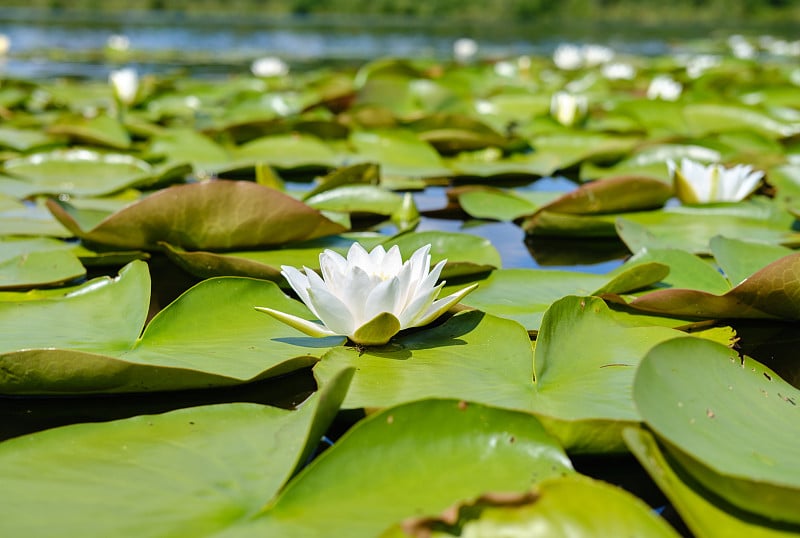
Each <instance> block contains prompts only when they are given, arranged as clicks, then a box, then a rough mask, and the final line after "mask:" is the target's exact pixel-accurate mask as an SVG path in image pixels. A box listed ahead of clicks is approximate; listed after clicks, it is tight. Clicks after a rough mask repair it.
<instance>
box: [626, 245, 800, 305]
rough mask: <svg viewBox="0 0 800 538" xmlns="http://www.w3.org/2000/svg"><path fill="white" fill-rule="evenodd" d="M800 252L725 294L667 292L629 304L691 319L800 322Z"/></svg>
mask: <svg viewBox="0 0 800 538" xmlns="http://www.w3.org/2000/svg"><path fill="white" fill-rule="evenodd" d="M799 286H800V253H794V254H790V255H788V256H784V257H782V258H779V259H778V260H777V261H775V262H772V263H771V264H769V265H767V266H766V267H764V268H763V269H760V270H759V271H756V272H755V273H753V274H752V275H751V276H750V277H749V278H746V279H745V280H744V281H742V282H741V283H740V284H739V285H737V286H736V287H734V288H733V289H731V290H730V291H728V292H726V293H724V294H722V295H714V294H712V293H709V292H706V291H701V290H694V289H675V288H673V289H665V290H656V291H653V292H651V293H647V294H645V295H642V296H640V297H637V298H636V299H634V300H632V301H630V302H629V303H628V305H629V306H631V307H633V308H636V309H638V310H643V311H646V312H654V313H660V314H667V315H674V316H686V317H690V318H723V319H729V318H768V319H788V320H797V319H800V299H798V297H800V287H799Z"/></svg>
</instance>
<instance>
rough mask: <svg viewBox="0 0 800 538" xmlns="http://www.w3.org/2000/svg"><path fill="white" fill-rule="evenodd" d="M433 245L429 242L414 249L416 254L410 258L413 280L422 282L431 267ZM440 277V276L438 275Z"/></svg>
mask: <svg viewBox="0 0 800 538" xmlns="http://www.w3.org/2000/svg"><path fill="white" fill-rule="evenodd" d="M430 251H431V245H430V244H427V245H425V246H422V247H420V248H418V249H417V250H415V251H414V254H412V255H411V257H410V258H409V259H408V262H406V263H408V264H409V265H410V266H411V280H412V282H422V281H423V279H424V278H425V276H426V275H427V274H428V271H429V270H430V267H431V256H430ZM436 278H437V279H438V278H439V277H438V276H437V277H436Z"/></svg>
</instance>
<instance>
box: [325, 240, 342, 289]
mask: <svg viewBox="0 0 800 538" xmlns="http://www.w3.org/2000/svg"><path fill="white" fill-rule="evenodd" d="M319 269H320V272H321V273H322V278H323V279H324V280H325V282H327V283H328V287H331V285H332V284H338V283H340V282H341V281H342V280H344V279H345V278H346V275H347V273H348V267H347V260H346V259H344V257H343V256H342V255H341V254H339V253H338V252H334V251H332V250H330V249H325V250H324V251H323V252H322V253H321V254H320V255H319Z"/></svg>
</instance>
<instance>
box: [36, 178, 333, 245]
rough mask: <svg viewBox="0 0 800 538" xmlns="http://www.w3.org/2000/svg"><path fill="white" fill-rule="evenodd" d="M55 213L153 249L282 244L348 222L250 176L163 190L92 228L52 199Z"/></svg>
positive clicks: (110, 237) (84, 235) (85, 234)
mask: <svg viewBox="0 0 800 538" xmlns="http://www.w3.org/2000/svg"><path fill="white" fill-rule="evenodd" d="M48 207H49V208H50V211H52V212H53V215H55V216H56V218H57V219H58V220H59V221H60V222H61V223H62V224H64V226H66V227H67V228H68V229H69V230H70V231H71V232H72V233H73V234H75V235H76V236H78V237H80V238H81V239H83V240H84V241H87V242H90V243H97V244H101V245H106V246H110V247H115V248H122V249H142V250H153V249H157V248H158V244H159V242H162V241H163V242H166V243H169V244H171V245H175V246H179V247H182V248H186V249H190V250H201V249H211V250H215V249H218V250H231V249H234V248H248V247H264V246H275V245H282V244H284V243H288V242H292V241H301V240H304V239H313V238H315V237H321V236H325V235H331V234H335V233H339V232H341V231H343V228H342V227H341V226H340V225H338V224H336V223H334V222H332V221H330V220H329V219H327V218H325V217H324V216H323V215H321V214H320V213H319V212H318V211H317V210H315V209H312V208H310V207H308V206H307V205H305V204H303V203H302V202H299V201H297V200H295V199H294V198H292V197H290V196H288V195H286V194H283V193H281V192H279V191H276V190H274V189H270V188H267V187H263V186H261V185H257V184H255V183H252V182H249V181H206V182H201V183H193V184H189V185H178V186H174V187H169V188H167V189H163V190H160V191H157V192H155V193H153V194H151V195H150V196H148V197H146V198H144V199H142V200H141V201H139V202H136V203H134V204H131V205H129V206H127V207H125V208H123V209H122V210H120V211H118V212H116V213H114V214H112V215H110V216H108V217H107V218H105V219H103V220H102V221H101V222H100V223H99V224H96V225H94V226H93V227H92V228H90V229H86V228H84V227H83V226H82V225H81V223H80V222H78V221H76V220H75V219H74V218H73V217H72V216H71V215H70V211H69V209H68V208H67V207H66V206H65V205H62V204H58V203H57V202H55V201H53V200H51V201H50V202H48Z"/></svg>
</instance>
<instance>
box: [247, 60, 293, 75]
mask: <svg viewBox="0 0 800 538" xmlns="http://www.w3.org/2000/svg"><path fill="white" fill-rule="evenodd" d="M250 71H251V72H252V73H253V74H254V75H255V76H257V77H264V78H270V77H284V76H286V75H288V74H289V65H288V64H287V63H286V62H284V61H283V60H281V59H280V58H278V57H276V56H264V57H263V58H258V59H256V60H254V61H253V63H252V64H250Z"/></svg>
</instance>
